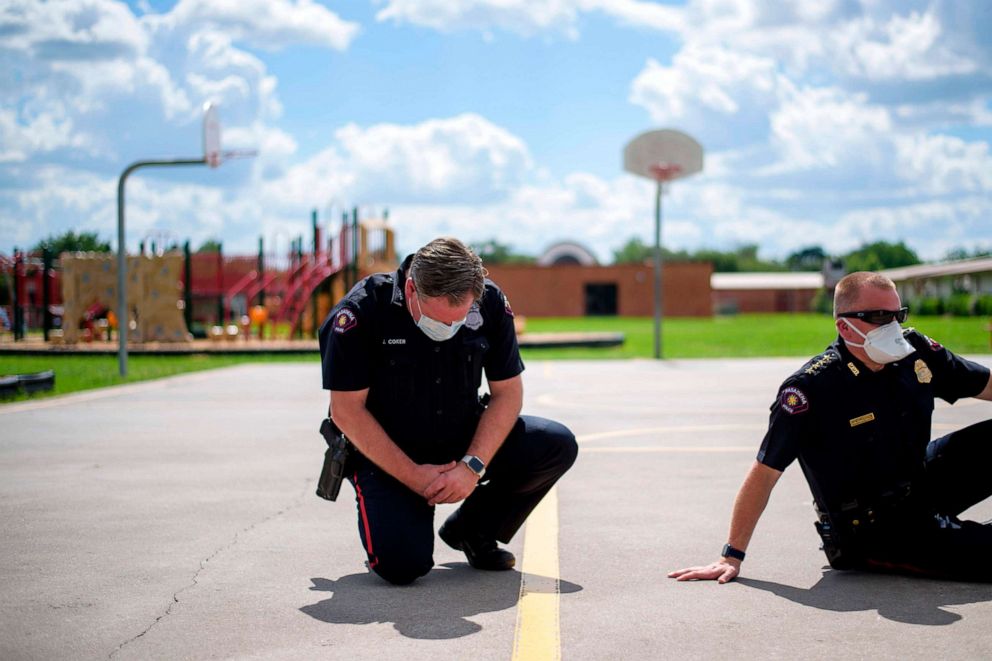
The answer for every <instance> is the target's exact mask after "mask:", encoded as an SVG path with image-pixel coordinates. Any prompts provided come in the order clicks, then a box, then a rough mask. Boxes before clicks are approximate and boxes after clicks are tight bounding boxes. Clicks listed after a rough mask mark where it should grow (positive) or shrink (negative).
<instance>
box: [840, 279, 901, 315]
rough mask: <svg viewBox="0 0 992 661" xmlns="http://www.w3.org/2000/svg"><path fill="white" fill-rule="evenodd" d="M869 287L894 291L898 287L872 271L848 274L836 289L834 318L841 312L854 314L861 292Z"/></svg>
mask: <svg viewBox="0 0 992 661" xmlns="http://www.w3.org/2000/svg"><path fill="white" fill-rule="evenodd" d="M868 287H874V288H876V289H893V290H894V289H895V288H896V285H895V283H894V282H892V281H891V280H890V279H889V278H887V277H885V276H884V275H882V274H881V273H872V272H871V271H856V272H854V273H848V274H847V275H845V276H844V277H843V278H841V279H840V282H838V283H837V286H836V287H834V317H836V316H837V315H838V314H840V313H841V312H852V311H853V307H854V304H855V302H856V301H857V300H858V296H859V295H860V294H861V291H862V290H864V289H866V288H868Z"/></svg>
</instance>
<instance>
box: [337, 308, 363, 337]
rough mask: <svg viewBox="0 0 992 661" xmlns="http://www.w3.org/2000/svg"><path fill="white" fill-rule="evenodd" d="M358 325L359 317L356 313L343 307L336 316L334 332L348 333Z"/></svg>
mask: <svg viewBox="0 0 992 661" xmlns="http://www.w3.org/2000/svg"><path fill="white" fill-rule="evenodd" d="M357 325H358V317H356V316H355V313H354V312H352V311H351V310H349V309H348V308H342V309H341V311H340V312H338V313H337V314H336V315H335V316H334V332H335V333H347V332H348V331H350V330H351V329H352V328H354V327H355V326H357Z"/></svg>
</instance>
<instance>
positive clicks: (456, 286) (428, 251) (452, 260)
mask: <svg viewBox="0 0 992 661" xmlns="http://www.w3.org/2000/svg"><path fill="white" fill-rule="evenodd" d="M410 278H411V279H413V286H414V287H416V288H417V293H418V294H420V295H421V296H426V297H428V298H433V297H437V296H444V297H446V298H447V299H448V302H449V303H451V304H452V305H462V304H463V303H464V302H465V300H466V298H467V297H471V298H472V300H474V301H477V300H479V299H481V298H482V294H483V292H484V291H485V290H486V269H485V268H483V266H482V260H481V259H480V258H479V256H478V255H476V254H475V253H474V252H472V249H471V248H469V247H468V246H467V245H465V244H464V243H462V242H461V241H459V240H458V239H455V238H453V237H450V236H444V237H441V238H438V239H434V240H433V241H431V242H430V243H428V244H427V245H426V246H424V247H423V248H421V249H420V250H418V251H417V252H416V253H415V254H414V255H413V261H412V262H410Z"/></svg>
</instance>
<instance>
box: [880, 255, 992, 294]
mask: <svg viewBox="0 0 992 661" xmlns="http://www.w3.org/2000/svg"><path fill="white" fill-rule="evenodd" d="M882 273H884V274H885V275H887V276H888V277H889V278H891V279H892V281H893V282H894V283H896V288H897V289H898V290H899V296H900V297H901V298H902V299H903V300H904V301H905V300H910V299H914V298H919V297H922V296H934V297H937V298H946V297H948V296H950V295H951V294H954V293H956V292H968V293H971V294H992V257H980V258H977V259H962V260H958V261H954V262H943V263H941V264H916V265H915V266H902V267H900V268H897V269H886V270H884V271H882Z"/></svg>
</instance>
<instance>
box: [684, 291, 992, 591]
mask: <svg viewBox="0 0 992 661" xmlns="http://www.w3.org/2000/svg"><path fill="white" fill-rule="evenodd" d="M907 313H908V309H907V308H905V307H902V306H901V303H900V300H899V294H898V293H897V292H896V289H895V285H894V284H893V283H892V281H891V280H889V279H888V278H886V277H885V276H882V275H880V274H876V273H863V272H862V273H851V274H850V275H847V276H846V277H844V278H843V279H842V280H841V281H840V282H839V283H838V284H837V287H836V289H835V291H834V317H835V325H836V327H837V330H838V332H839V334H840V337H839V338H838V339H837V341H836V342H834V344H832V345H831V346H830V347H829V348H828V349H827V350H826V352H824V353H823V354H821V355H819V356H817V357H816V358H814V359H812V360H811V361H809V362H808V363H806V364H805V365H804V366H803V368H802V369H800V370H799V371H798V372H796V373H795V374H793V375H792V376H790V377H789V378H788V379H786V380H785V382H784V383H783V384H782V386H781V388H780V389H779V395H778V399H777V400H776V401H775V403H774V404H773V405H772V407H771V419H770V422H769V426H768V432H767V434H766V435H765V438H764V441H763V442H762V444H761V449H760V451H759V452H758V457H757V460H756V461H755V462H754V463H753V465H752V466H751V469H750V471H749V473H748V474H747V476H746V478H745V479H744V483H743V485H742V486H741V488H740V491H739V492H738V493H737V498H736V501H735V502H734V508H733V514H732V517H731V523H730V532H729V535H728V537H729V540H728V543H727V544H726V545H725V546H724V548H723V552H722V557H721V558H720V559H719V560H718V561H716V562H714V563H713V564H711V565H708V566H706V567H690V568H687V569H681V570H678V571H673V572H671V573H670V574H668V576H669V577H670V578H677V579H678V580H680V581H686V580H695V579H716V580H717V581H719V582H720V583H726V582H727V581H730V580H732V579H733V578H734V577H735V576H737V575H738V573H739V572H740V567H741V561H742V560H744V551H745V549H747V545H748V542H749V541H750V539H751V535H752V533H753V532H754V528H755V526H756V525H757V523H758V519H759V517H760V516H761V513H762V511H763V510H764V508H765V505H766V504H767V503H768V497H769V495H770V494H771V491H772V488H773V487H774V486H775V483H776V482H777V481H778V479H779V476H780V475H781V474H782V471H784V470H785V468H786V467H787V466H788V465H789V464H790V463H792V461H793V460H794V459H798V460H799V465H800V466H801V467H802V469H803V474H804V475H805V476H806V481H807V482H808V483H809V487H810V491H811V492H812V494H813V499H814V503H815V506H816V509H817V513H818V514H819V521H817V522H816V527H817V531H818V532H819V533H820V536H821V538H822V539H823V550H824V552H825V553H826V555H827V559H828V560H829V562H830V565H831V566H832V567H833V568H835V569H861V570H869V571H890V572H899V573H905V574H911V575H920V576H928V577H932V578H954V579H962V580H980V581H992V563H990V562H989V558H990V557H992V524H989V523H986V524H984V525H983V524H980V523H976V522H974V521H961V520H959V519H958V518H957V515H958V514H960V513H961V512H963V511H964V510H966V509H968V508H969V507H971V506H972V505H974V504H976V503H978V502H981V501H982V500H984V499H985V498H988V497H989V496H990V495H992V480H990V479H989V473H988V470H989V469H988V467H989V465H990V464H992V420H987V421H985V422H980V423H978V424H975V425H971V426H970V427H966V428H964V429H961V430H959V431H956V432H953V433H951V434H949V435H947V436H944V437H942V438H938V439H936V440H934V441H930V422H931V420H930V418H931V415H932V413H933V408H934V398H935V397H940V398H941V399H944V400H946V401H947V402H949V403H952V404H953V403H954V402H955V401H956V400H958V399H960V398H962V397H977V398H980V399H984V400H992V381H990V379H989V370H988V368H986V367H983V366H981V365H978V364H976V363H973V362H970V361H968V360H965V359H963V358H960V357H958V356H956V355H954V354H953V353H951V352H950V351H948V350H947V349H945V348H944V347H942V346H941V345H940V344H938V343H937V342H935V341H934V340H931V339H930V338H928V337H926V336H925V335H922V334H920V333H918V332H916V331H914V330H911V329H905V330H904V329H902V327H901V326H900V323H901V322H904V321H905V320H906V316H907Z"/></svg>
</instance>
